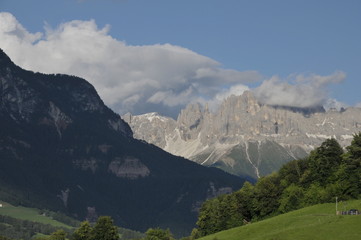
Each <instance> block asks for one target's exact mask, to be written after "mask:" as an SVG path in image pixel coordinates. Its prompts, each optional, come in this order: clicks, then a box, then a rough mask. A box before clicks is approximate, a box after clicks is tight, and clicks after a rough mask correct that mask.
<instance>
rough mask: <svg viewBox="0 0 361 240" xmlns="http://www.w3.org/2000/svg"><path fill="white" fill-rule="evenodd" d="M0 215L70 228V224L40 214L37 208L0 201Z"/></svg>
mask: <svg viewBox="0 0 361 240" xmlns="http://www.w3.org/2000/svg"><path fill="white" fill-rule="evenodd" d="M1 204H2V207H0V215H5V216H10V217H13V218H17V219H21V220H28V221H32V222H38V223H43V224H50V225H52V226H54V227H64V228H71V227H70V226H68V225H66V224H64V223H61V222H59V221H56V220H54V219H52V218H51V217H48V216H44V215H41V214H40V213H39V209H36V208H26V207H21V206H18V207H16V206H13V205H11V204H8V203H4V202H1Z"/></svg>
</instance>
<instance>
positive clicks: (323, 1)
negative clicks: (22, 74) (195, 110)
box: [0, 0, 361, 117]
mask: <svg viewBox="0 0 361 240" xmlns="http://www.w3.org/2000/svg"><path fill="white" fill-rule="evenodd" d="M360 13H361V1H359V0H344V1H341V0H337V1H336V0H252V1H251V0H32V1H29V0H0V48H2V49H3V50H4V51H5V52H6V53H7V54H8V55H9V56H10V58H11V59H12V60H13V61H14V62H15V63H16V64H17V65H19V66H21V67H23V68H25V69H28V70H32V71H37V72H44V73H64V74H71V75H76V76H80V77H82V78H85V79H86V80H88V81H89V82H90V83H92V84H93V85H94V86H95V88H96V90H97V91H98V93H99V95H100V96H101V97H102V99H103V100H104V102H105V103H106V104H107V105H108V106H109V107H111V108H112V109H113V110H114V111H116V112H118V113H120V114H124V113H126V112H131V113H132V114H142V113H146V112H159V113H161V114H164V115H168V116H171V117H176V116H177V114H178V113H179V111H180V109H182V108H184V107H185V106H186V105H187V104H189V103H192V102H200V103H202V104H204V103H206V102H208V104H209V105H210V107H211V108H212V109H216V108H217V106H219V104H220V102H222V101H223V100H224V99H225V98H226V97H228V96H229V95H231V94H235V95H239V94H242V93H243V92H244V91H245V90H250V91H253V92H254V94H255V96H256V97H257V98H258V100H259V101H260V102H261V103H265V104H271V105H283V106H292V107H313V106H318V105H324V106H326V107H330V106H336V107H340V106H360V107H361V94H360V93H359V92H360V90H361V79H360V76H361V44H360V43H361V27H360V26H361V14H360Z"/></svg>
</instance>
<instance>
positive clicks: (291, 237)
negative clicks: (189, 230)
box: [201, 200, 361, 240]
mask: <svg viewBox="0 0 361 240" xmlns="http://www.w3.org/2000/svg"><path fill="white" fill-rule="evenodd" d="M353 208H356V209H358V210H361V200H353V201H348V202H346V203H339V205H338V210H345V209H346V210H349V209H353ZM238 239H239V240H310V239H312V240H333V239H334V240H351V239H361V215H358V216H346V215H344V216H337V215H336V209H335V203H333V204H332V203H328V204H320V205H315V206H312V207H307V208H303V209H300V210H296V211H293V212H289V213H286V214H283V215H279V216H276V217H272V218H269V219H266V220H263V221H259V222H255V223H251V224H248V225H245V226H241V227H237V228H233V229H229V230H226V231H222V232H218V233H216V234H212V235H209V236H206V237H203V238H201V240H238Z"/></svg>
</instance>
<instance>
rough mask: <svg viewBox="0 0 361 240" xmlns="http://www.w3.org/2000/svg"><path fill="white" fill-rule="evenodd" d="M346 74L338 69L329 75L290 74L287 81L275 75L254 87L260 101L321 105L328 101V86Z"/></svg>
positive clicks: (290, 104)
mask: <svg viewBox="0 0 361 240" xmlns="http://www.w3.org/2000/svg"><path fill="white" fill-rule="evenodd" d="M345 78H346V74H345V73H344V72H341V71H338V72H335V73H334V74H331V75H329V76H320V75H316V74H310V75H308V76H305V75H302V74H300V75H296V76H290V77H289V79H288V80H287V81H285V80H282V79H280V78H279V77H277V76H274V77H272V78H271V79H269V80H265V81H263V83H262V84H261V85H260V86H259V87H257V88H256V89H254V92H255V95H256V97H257V98H258V100H259V101H260V102H262V103H266V104H270V105H279V106H289V107H300V108H305V107H316V106H323V105H325V104H326V103H328V102H329V101H328V100H329V93H328V86H329V85H331V84H335V83H340V82H342V81H344V79H345ZM334 101H335V100H334Z"/></svg>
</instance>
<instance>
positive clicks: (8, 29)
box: [0, 12, 345, 117]
mask: <svg viewBox="0 0 361 240" xmlns="http://www.w3.org/2000/svg"><path fill="white" fill-rule="evenodd" d="M109 30H110V26H105V27H103V28H99V27H98V26H97V25H96V23H95V21H94V20H90V21H78V20H75V21H70V22H65V23H62V24H61V25H59V26H57V27H56V28H51V27H50V26H45V28H44V32H38V33H30V32H29V31H27V30H26V29H25V28H24V27H23V26H22V25H21V24H20V23H19V22H18V21H17V20H16V18H15V17H14V16H13V15H12V14H10V13H5V12H3V13H0V48H2V49H3V50H4V51H5V52H6V53H7V54H8V55H9V56H10V58H11V59H12V60H13V61H14V62H15V63H16V64H17V65H19V66H21V67H23V68H25V69H29V70H33V71H38V72H44V73H64V74H71V75H76V76H80V77H82V78H85V79H87V80H88V81H89V82H91V83H92V84H93V85H94V86H95V88H96V89H97V91H98V93H99V95H100V96H101V97H102V99H103V100H104V101H105V103H106V104H107V105H108V106H110V107H111V108H112V109H114V110H115V111H117V112H119V113H121V114H122V113H126V112H128V111H129V112H132V113H134V114H139V113H145V112H152V111H157V112H160V113H162V114H166V115H170V116H173V117H175V116H176V115H177V113H178V112H179V110H180V109H181V108H183V107H184V106H185V105H186V104H188V103H190V102H194V101H198V102H203V103H204V102H210V105H211V106H217V104H218V103H219V102H220V101H222V100H223V99H224V98H226V97H228V96H229V95H231V94H235V95H239V94H242V93H243V91H245V90H249V88H248V87H247V86H246V85H245V84H247V83H251V82H257V81H260V80H261V79H262V78H263V77H262V76H261V74H260V73H258V72H257V71H243V72H241V71H236V70H231V69H224V68H222V67H221V65H220V64H219V63H218V62H217V61H215V60H213V59H210V58H208V57H206V56H202V55H200V54H197V53H195V52H193V51H191V50H189V49H186V48H183V47H179V46H174V45H171V44H156V45H144V46H132V45H129V44H127V43H126V42H124V41H120V40H117V39H114V38H113V37H111V36H110V34H109ZM344 78H345V74H344V73H343V72H336V73H334V74H332V75H330V76H319V75H309V76H303V75H299V76H295V77H294V79H293V80H292V81H293V82H292V81H291V82H292V83H289V82H290V79H286V80H282V79H280V78H278V77H272V78H271V79H269V80H265V81H263V83H262V84H261V85H260V86H259V87H258V88H256V89H253V90H254V92H255V94H256V96H257V97H258V98H259V100H260V101H262V102H263V103H268V104H273V105H286V106H297V107H309V106H314V105H320V104H323V103H324V102H325V100H326V99H327V97H328V93H327V86H328V85H329V84H332V83H338V82H341V81H342V80H343V79H344Z"/></svg>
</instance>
